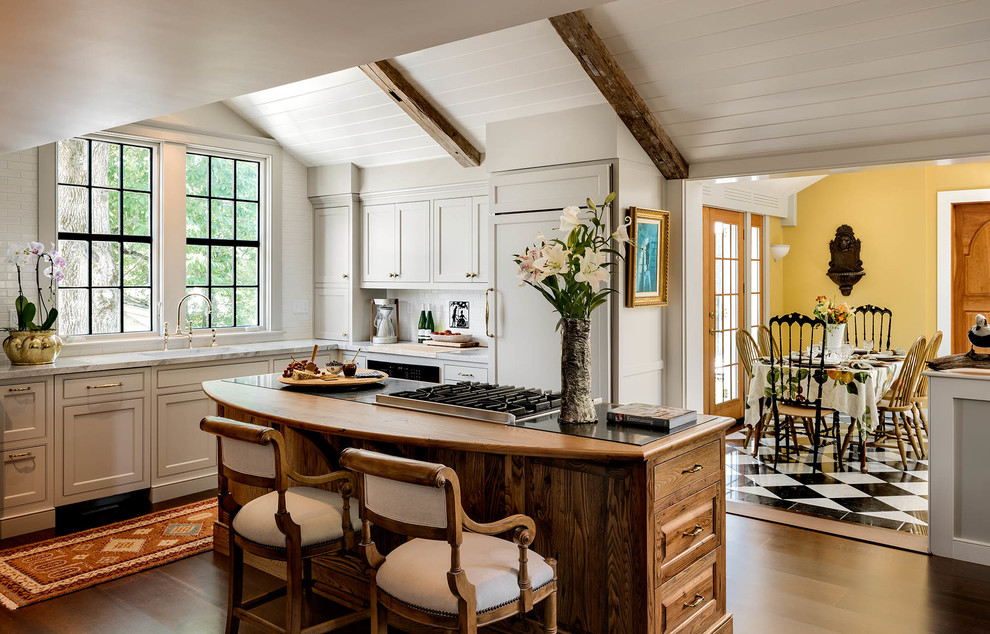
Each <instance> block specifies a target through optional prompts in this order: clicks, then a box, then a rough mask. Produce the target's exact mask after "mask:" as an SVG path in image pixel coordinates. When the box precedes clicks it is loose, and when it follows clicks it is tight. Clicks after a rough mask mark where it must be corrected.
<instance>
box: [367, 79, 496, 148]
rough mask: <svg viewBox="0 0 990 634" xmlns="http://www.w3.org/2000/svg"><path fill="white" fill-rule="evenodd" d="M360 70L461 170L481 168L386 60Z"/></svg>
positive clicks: (458, 136) (465, 145) (444, 120)
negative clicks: (458, 164)
mask: <svg viewBox="0 0 990 634" xmlns="http://www.w3.org/2000/svg"><path fill="white" fill-rule="evenodd" d="M360 69H361V70H363V71H364V74H365V75H367V76H368V77H370V78H371V81H373V82H375V83H376V84H378V87H379V88H381V89H382V90H384V91H385V92H386V93H387V94H388V96H390V97H391V98H392V100H393V101H395V103H396V104H397V105H398V106H399V107H400V108H402V110H403V111H405V113H406V114H407V115H409V116H410V117H411V118H412V120H413V121H415V122H416V123H418V124H419V126H420V127H421V128H423V130H424V131H425V132H426V133H427V134H429V135H430V136H431V137H432V138H433V140H434V141H436V142H437V143H439V144H440V147H442V148H443V149H445V150H447V152H449V153H450V155H451V156H453V157H454V160H456V161H457V162H458V163H460V164H461V165H462V166H464V167H478V166H479V165H481V152H479V151H478V148H476V147H474V146H473V145H471V142H470V141H468V140H467V139H466V138H464V135H462V134H461V133H460V132H458V131H457V128H455V127H454V126H453V124H451V123H450V121H448V120H447V118H446V117H444V116H443V115H442V114H440V111H439V110H437V109H436V107H435V106H434V105H433V104H432V103H430V100H429V99H427V98H426V97H425V96H424V95H423V94H422V93H421V92H419V90H417V89H416V87H415V86H413V85H412V84H411V83H409V80H407V79H406V78H405V77H403V76H402V73H400V72H399V70H398V69H397V68H396V67H395V66H393V65H392V64H391V63H390V62H388V61H387V60H382V61H380V62H373V63H371V64H363V65H362V66H360Z"/></svg>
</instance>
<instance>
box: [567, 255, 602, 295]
mask: <svg viewBox="0 0 990 634" xmlns="http://www.w3.org/2000/svg"><path fill="white" fill-rule="evenodd" d="M603 261H604V255H603V254H602V253H600V252H599V251H593V250H591V249H588V250H586V251H585V252H584V254H583V255H582V256H581V264H580V270H579V271H578V272H577V274H575V275H574V280H575V281H577V282H587V283H588V284H590V285H591V290H592V291H595V292H597V291H598V288H599V287H600V286H601V285H602V284H604V283H606V282H608V276H609V274H608V270H607V269H605V268H602V262H603Z"/></svg>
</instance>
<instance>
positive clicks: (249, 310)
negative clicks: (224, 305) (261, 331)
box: [236, 288, 258, 326]
mask: <svg viewBox="0 0 990 634" xmlns="http://www.w3.org/2000/svg"><path fill="white" fill-rule="evenodd" d="M236 309H237V315H236V316H237V325H238V326H257V325H258V289H256V288H238V289H237V307H236Z"/></svg>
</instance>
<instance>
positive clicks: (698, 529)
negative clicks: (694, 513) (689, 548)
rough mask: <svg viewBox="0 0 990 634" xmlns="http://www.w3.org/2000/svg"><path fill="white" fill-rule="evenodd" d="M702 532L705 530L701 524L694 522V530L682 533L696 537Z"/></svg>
mask: <svg viewBox="0 0 990 634" xmlns="http://www.w3.org/2000/svg"><path fill="white" fill-rule="evenodd" d="M704 532H705V529H704V528H702V527H701V526H699V525H697V524H695V525H694V530H691V531H684V535H685V536H686V537H697V536H698V535H701V534H702V533H704Z"/></svg>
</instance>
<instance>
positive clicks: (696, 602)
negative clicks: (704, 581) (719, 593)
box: [684, 594, 705, 608]
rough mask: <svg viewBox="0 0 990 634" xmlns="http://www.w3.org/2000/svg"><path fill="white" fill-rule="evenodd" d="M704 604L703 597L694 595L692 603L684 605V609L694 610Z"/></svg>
mask: <svg viewBox="0 0 990 634" xmlns="http://www.w3.org/2000/svg"><path fill="white" fill-rule="evenodd" d="M704 602H705V597H704V596H703V595H700V594H696V595H694V601H688V602H687V603H685V604H684V607H686V608H696V607H698V606H699V605H701V604H702V603H704Z"/></svg>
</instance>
